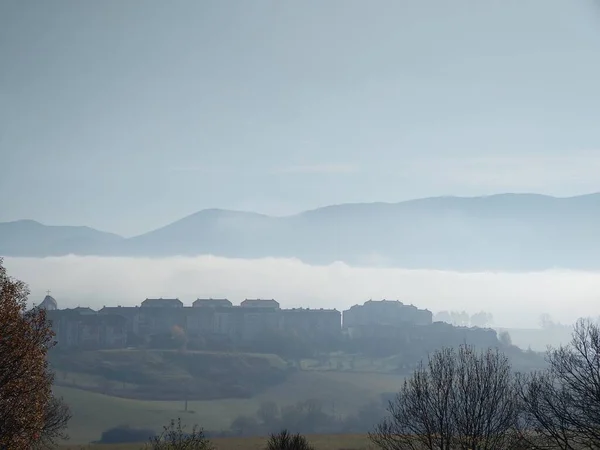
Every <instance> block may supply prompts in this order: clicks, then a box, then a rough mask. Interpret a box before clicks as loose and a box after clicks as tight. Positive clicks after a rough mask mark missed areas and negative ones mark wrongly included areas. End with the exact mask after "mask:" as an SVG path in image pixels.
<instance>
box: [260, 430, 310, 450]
mask: <svg viewBox="0 0 600 450" xmlns="http://www.w3.org/2000/svg"><path fill="white" fill-rule="evenodd" d="M266 450H314V449H313V447H312V446H311V445H310V444H309V443H308V439H306V438H305V437H304V436H302V435H301V434H299V433H296V434H292V433H290V432H289V431H288V430H283V431H281V432H279V433H277V434H271V436H270V437H269V440H268V441H267V446H266Z"/></svg>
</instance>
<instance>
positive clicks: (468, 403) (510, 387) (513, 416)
mask: <svg viewBox="0 0 600 450" xmlns="http://www.w3.org/2000/svg"><path fill="white" fill-rule="evenodd" d="M389 412H390V417H389V418H386V419H384V420H383V421H382V422H381V423H380V424H379V425H378V426H377V427H376V428H375V430H374V431H373V432H372V433H371V435H370V436H371V439H372V441H373V442H374V443H375V444H376V445H377V446H379V447H380V448H382V449H386V450H395V449H411V450H417V449H424V448H427V449H463V450H469V449H480V450H488V449H490V450H491V449H500V448H515V445H514V444H515V437H517V435H516V433H515V432H514V431H515V428H514V427H515V424H516V423H517V420H518V414H519V403H518V401H517V397H516V395H515V379H514V375H513V374H512V371H511V366H510V363H509V361H508V358H507V357H506V356H505V355H503V354H502V353H500V352H499V351H498V350H491V349H490V350H487V351H486V352H481V353H478V352H476V351H475V350H474V349H473V348H472V347H469V346H465V345H463V346H461V347H460V348H459V350H458V352H456V351H455V350H454V349H451V348H446V349H442V350H439V351H436V352H435V353H434V354H433V355H432V356H431V357H430V358H429V361H428V363H427V364H421V365H420V367H419V368H418V369H417V370H416V371H415V373H414V374H413V376H412V377H410V378H409V379H408V380H406V381H405V382H404V385H403V387H402V389H401V390H400V392H399V393H398V396H397V397H396V399H395V400H394V401H392V402H390V405H389Z"/></svg>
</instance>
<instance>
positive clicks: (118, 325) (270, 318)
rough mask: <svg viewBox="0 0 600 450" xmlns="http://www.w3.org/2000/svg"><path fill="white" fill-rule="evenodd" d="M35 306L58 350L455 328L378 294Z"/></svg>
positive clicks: (52, 301) (353, 336) (488, 332)
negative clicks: (358, 298)
mask: <svg viewBox="0 0 600 450" xmlns="http://www.w3.org/2000/svg"><path fill="white" fill-rule="evenodd" d="M39 307H41V308H44V309H46V311H47V314H48V317H49V319H50V320H51V323H52V327H53V330H54V332H55V334H56V339H57V342H58V346H59V348H62V349H110V348H113V349H114V348H125V347H137V346H144V345H148V344H149V343H152V342H158V341H160V339H161V338H171V339H172V338H173V337H175V338H179V339H180V340H182V341H193V340H194V339H199V338H200V339H211V340H212V342H215V341H217V342H218V341H221V342H225V341H226V342H229V343H233V344H240V343H247V342H250V341H252V340H254V339H256V338H258V337H259V336H261V335H264V334H265V333H268V332H272V333H276V332H279V333H285V334H286V335H293V336H308V337H310V339H311V340H319V339H320V340H336V339H338V338H340V337H342V336H344V337H346V338H351V339H361V338H363V339H369V338H377V339H381V338H390V339H394V338H398V337H399V336H402V335H405V334H406V331H407V330H409V329H410V330H413V333H412V334H415V332H414V330H415V329H417V328H421V330H420V332H419V333H418V334H423V333H425V334H428V333H430V332H431V331H432V329H431V326H434V325H436V326H437V328H436V331H439V330H440V328H443V329H444V330H446V332H448V331H450V332H452V331H453V330H456V327H451V326H449V325H448V324H442V323H441V322H437V323H434V322H433V314H432V312H431V311H429V310H427V309H420V308H418V307H416V306H414V305H407V304H404V303H402V302H401V301H399V300H385V299H384V300H379V301H374V300H368V301H366V302H365V303H364V304H363V305H354V306H352V307H351V308H349V309H348V310H345V311H343V312H341V311H338V310H337V309H323V308H319V309H308V308H291V309H284V308H281V307H280V304H279V302H277V301H276V300H274V299H246V300H244V301H242V302H241V303H240V304H239V305H234V304H233V303H232V302H231V301H229V300H228V299H224V298H223V299H213V298H199V299H197V300H195V301H194V302H193V303H192V305H191V306H187V305H184V303H183V302H182V301H181V300H179V299H178V298H146V299H145V300H143V301H142V302H141V304H140V305H139V306H104V307H103V308H102V309H100V310H98V311H95V310H93V309H91V308H88V307H77V308H70V309H59V307H58V303H57V301H56V300H55V299H54V298H53V297H51V296H50V295H47V296H46V297H45V298H44V300H43V301H42V302H41V303H40V305H39ZM465 331H469V332H470V333H471V334H472V333H477V334H478V335H479V339H478V340H481V337H482V336H483V337H484V339H483V340H484V341H489V340H490V339H492V340H495V339H496V333H495V332H494V331H493V330H487V329H486V330H483V329H466V330H464V329H463V330H462V333H461V335H460V336H464V333H465ZM482 332H483V333H482ZM435 334H438V333H437V332H436V333H435ZM454 334H456V333H454ZM492 335H493V336H492ZM457 336H458V335H457Z"/></svg>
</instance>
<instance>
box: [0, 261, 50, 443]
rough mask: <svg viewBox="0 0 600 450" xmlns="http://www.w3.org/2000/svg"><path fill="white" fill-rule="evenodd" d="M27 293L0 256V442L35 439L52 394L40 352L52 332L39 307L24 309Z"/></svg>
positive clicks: (43, 352) (43, 353)
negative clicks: (11, 274)
mask: <svg viewBox="0 0 600 450" xmlns="http://www.w3.org/2000/svg"><path fill="white" fill-rule="evenodd" d="M28 294H29V292H28V290H27V286H26V285H25V284H24V283H23V282H21V281H17V280H14V279H12V278H10V277H9V276H8V275H7V273H6V269H5V268H4V266H3V265H2V260H1V259H0V448H10V449H22V448H23V449H28V448H31V447H32V446H34V445H36V444H37V443H38V442H39V441H40V439H41V438H42V437H43V433H44V424H45V423H46V419H47V412H48V405H49V402H50V400H51V398H52V392H51V387H52V381H53V375H52V372H51V371H50V370H49V368H48V362H47V359H46V355H47V352H48V350H49V349H50V348H51V347H52V346H53V345H54V340H53V336H54V335H53V333H52V330H51V329H50V324H49V322H48V321H47V320H46V314H45V311H44V310H40V309H37V308H35V309H33V310H29V311H28V310H27V308H26V307H27V295H28Z"/></svg>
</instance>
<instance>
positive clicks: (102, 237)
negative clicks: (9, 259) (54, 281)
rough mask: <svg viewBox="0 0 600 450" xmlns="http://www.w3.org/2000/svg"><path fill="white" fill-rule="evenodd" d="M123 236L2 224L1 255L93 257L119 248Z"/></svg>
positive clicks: (28, 223)
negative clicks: (90, 255) (70, 254)
mask: <svg viewBox="0 0 600 450" xmlns="http://www.w3.org/2000/svg"><path fill="white" fill-rule="evenodd" d="M122 241H123V238H122V237H121V236H118V235H116V234H112V233H105V232H103V231H98V230H94V229H93V228H89V227H74V226H50V225H42V224H41V223H39V222H36V221H34V220H18V221H15V222H3V223H0V255H3V256H32V257H35V256H62V255H68V254H69V253H73V254H78V255H89V254H99V253H103V252H104V251H105V250H106V249H107V248H108V249H110V248H116V246H118V244H119V243H121V242H122Z"/></svg>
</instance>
